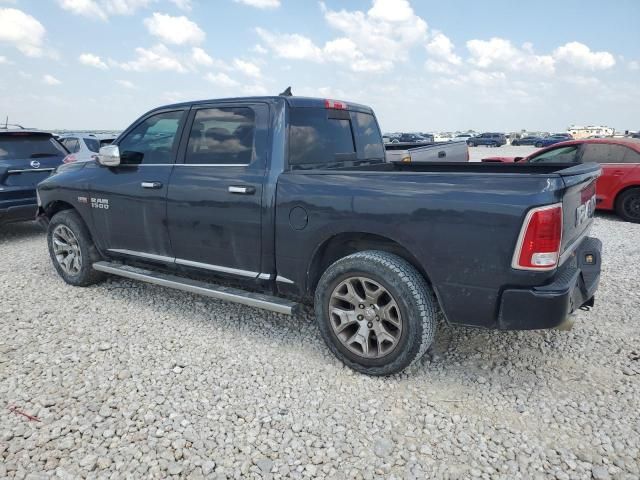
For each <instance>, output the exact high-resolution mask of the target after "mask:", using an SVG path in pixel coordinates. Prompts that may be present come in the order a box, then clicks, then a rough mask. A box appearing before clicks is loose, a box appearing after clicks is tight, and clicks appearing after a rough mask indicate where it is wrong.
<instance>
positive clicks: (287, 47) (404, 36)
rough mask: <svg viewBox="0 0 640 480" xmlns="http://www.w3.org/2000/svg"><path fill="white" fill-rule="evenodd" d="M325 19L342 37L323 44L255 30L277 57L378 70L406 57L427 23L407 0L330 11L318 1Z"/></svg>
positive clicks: (424, 32)
mask: <svg viewBox="0 0 640 480" xmlns="http://www.w3.org/2000/svg"><path fill="white" fill-rule="evenodd" d="M320 5H321V8H322V12H323V14H324V18H325V20H326V22H327V23H328V24H329V26H331V27H332V28H334V29H336V30H338V31H339V32H340V33H341V34H342V36H340V37H337V38H334V39H332V40H329V41H327V42H326V43H325V44H324V46H323V47H321V46H319V45H316V44H315V43H314V42H313V40H311V39H310V38H308V37H306V36H304V35H300V34H297V33H293V34H289V33H285V34H282V33H275V32H270V31H267V30H265V29H262V28H257V29H256V31H257V33H258V35H259V36H260V38H261V40H262V41H263V43H264V44H265V45H266V46H267V47H268V48H269V49H270V50H271V51H272V52H273V53H274V54H275V55H276V56H278V57H281V58H287V59H293V60H309V61H313V62H325V61H328V62H337V63H343V64H346V65H347V66H348V67H349V68H350V69H351V70H352V71H354V72H380V71H386V70H389V69H391V67H392V66H393V64H394V62H396V61H403V60H405V59H407V58H408V50H409V49H410V48H411V47H412V46H414V45H416V44H417V43H419V42H422V41H424V40H426V35H427V23H426V22H425V21H424V20H422V19H421V18H420V17H418V16H417V15H416V14H415V13H414V11H413V9H412V8H411V5H410V4H409V2H408V1H407V0H373V4H372V7H371V8H370V9H369V10H368V11H367V12H364V11H360V10H355V11H347V10H340V11H334V10H330V9H328V8H327V6H326V5H325V4H324V3H321V4H320Z"/></svg>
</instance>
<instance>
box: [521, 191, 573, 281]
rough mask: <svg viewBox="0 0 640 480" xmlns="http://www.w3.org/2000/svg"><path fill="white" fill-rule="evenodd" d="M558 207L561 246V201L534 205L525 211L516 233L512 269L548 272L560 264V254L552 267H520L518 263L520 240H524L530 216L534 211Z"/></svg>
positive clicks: (562, 227)
mask: <svg viewBox="0 0 640 480" xmlns="http://www.w3.org/2000/svg"><path fill="white" fill-rule="evenodd" d="M558 207H560V218H561V219H562V226H561V228H560V248H562V237H563V233H564V208H563V207H562V203H561V202H560V203H554V204H552V205H544V206H542V207H534V208H532V209H531V210H529V211H528V212H527V216H526V217H524V222H522V227H520V234H519V235H518V241H517V243H516V251H515V252H513V257H512V259H511V268H513V269H514V270H526V271H529V272H548V271H550V270H555V269H556V268H558V267H559V266H560V255H558V259H557V260H556V264H555V265H554V266H552V267H521V266H520V265H518V260H519V259H520V252H521V251H522V240H524V235H525V233H526V232H527V228H528V227H529V222H530V221H531V217H533V214H534V213H536V212H543V211H545V210H551V209H552V208H558Z"/></svg>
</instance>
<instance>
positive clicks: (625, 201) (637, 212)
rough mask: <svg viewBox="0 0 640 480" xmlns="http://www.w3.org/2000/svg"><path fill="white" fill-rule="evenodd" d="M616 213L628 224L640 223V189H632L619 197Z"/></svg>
mask: <svg viewBox="0 0 640 480" xmlns="http://www.w3.org/2000/svg"><path fill="white" fill-rule="evenodd" d="M616 213H617V214H618V215H619V216H620V217H622V219H624V220H626V221H627V222H634V223H640V188H631V189H629V190H625V191H624V192H622V193H621V194H620V195H618V198H617V199H616Z"/></svg>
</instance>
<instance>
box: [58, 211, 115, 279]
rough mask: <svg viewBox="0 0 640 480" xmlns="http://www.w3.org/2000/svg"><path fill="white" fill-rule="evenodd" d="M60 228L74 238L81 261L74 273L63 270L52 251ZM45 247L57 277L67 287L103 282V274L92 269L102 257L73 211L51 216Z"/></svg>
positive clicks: (78, 216)
mask: <svg viewBox="0 0 640 480" xmlns="http://www.w3.org/2000/svg"><path fill="white" fill-rule="evenodd" d="M60 226H62V227H66V228H67V229H69V230H70V231H71V232H72V233H73V235H74V237H75V245H76V247H77V248H76V254H78V253H79V257H80V260H81V262H80V263H81V265H80V266H79V268H78V271H77V272H75V273H73V272H69V271H66V270H65V268H64V267H63V266H62V264H61V261H60V260H59V259H58V256H57V255H56V252H55V249H54V240H53V239H54V236H55V235H56V234H55V233H54V232H56V231H58V230H57V229H58V227H60ZM47 246H48V247H49V256H50V257H51V261H52V262H53V266H54V267H55V269H56V271H57V272H58V275H60V276H61V277H62V279H63V280H64V281H65V282H67V283H68V284H69V285H74V286H77V287H86V286H89V285H93V284H94V283H98V282H101V281H102V280H104V278H105V274H104V273H103V272H98V271H97V270H94V269H93V264H94V262H98V261H100V260H102V257H101V255H100V253H99V252H98V249H97V248H96V246H95V244H94V243H93V240H92V238H91V234H90V233H89V229H88V228H87V226H86V225H85V223H84V221H83V220H82V218H81V217H80V215H78V213H77V212H75V211H74V210H63V211H61V212H58V213H56V214H55V215H54V216H53V218H52V219H51V221H50V222H49V226H48V227H47Z"/></svg>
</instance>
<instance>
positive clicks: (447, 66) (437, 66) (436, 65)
mask: <svg viewBox="0 0 640 480" xmlns="http://www.w3.org/2000/svg"><path fill="white" fill-rule="evenodd" d="M424 66H425V68H426V69H427V71H429V72H431V73H439V74H442V75H453V74H455V73H456V70H455V67H454V66H453V65H452V64H451V63H450V62H439V61H437V60H432V59H428V60H427V61H426V63H425V65H424Z"/></svg>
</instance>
